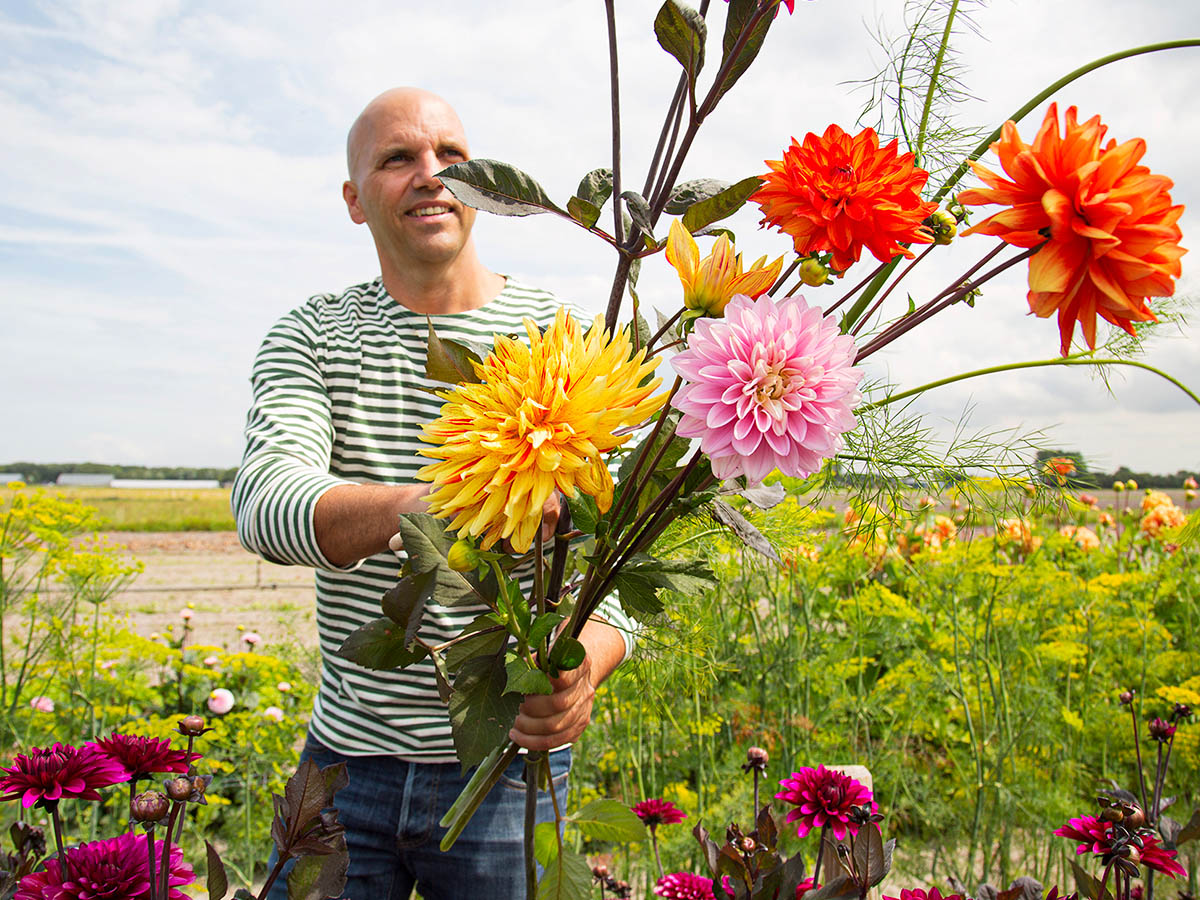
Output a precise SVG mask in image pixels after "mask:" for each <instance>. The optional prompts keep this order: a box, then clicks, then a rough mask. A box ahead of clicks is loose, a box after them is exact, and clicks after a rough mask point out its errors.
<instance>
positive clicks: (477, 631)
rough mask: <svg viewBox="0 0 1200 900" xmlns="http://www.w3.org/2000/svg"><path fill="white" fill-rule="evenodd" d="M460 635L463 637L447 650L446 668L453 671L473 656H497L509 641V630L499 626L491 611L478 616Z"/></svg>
mask: <svg viewBox="0 0 1200 900" xmlns="http://www.w3.org/2000/svg"><path fill="white" fill-rule="evenodd" d="M459 636H460V637H462V638H463V639H462V640H461V641H459V642H458V643H456V644H453V645H452V646H450V647H449V648H448V649H447V650H446V668H447V669H448V670H449V671H451V672H457V671H458V669H459V668H460V667H461V666H462V664H463V663H464V662H466V661H467V660H468V659H470V658H471V657H472V656H483V655H484V654H490V655H492V656H495V655H496V654H497V653H499V652H500V650H501V648H503V647H504V645H505V644H507V643H508V631H507V630H506V629H504V628H503V627H498V626H497V623H496V620H495V619H494V618H492V614H491V613H484V614H483V615H481V616H477V617H476V618H475V619H474V620H473V621H472V622H471V624H470V625H468V626H467V627H466V628H464V629H463V630H462V632H461V633H460V635H459Z"/></svg>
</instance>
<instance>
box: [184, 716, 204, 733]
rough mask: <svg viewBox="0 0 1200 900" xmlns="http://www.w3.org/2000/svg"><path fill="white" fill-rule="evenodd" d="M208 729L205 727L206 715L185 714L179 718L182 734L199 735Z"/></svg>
mask: <svg viewBox="0 0 1200 900" xmlns="http://www.w3.org/2000/svg"><path fill="white" fill-rule="evenodd" d="M206 730H207V729H206V728H205V727H204V716H184V717H183V718H182V719H180V720H179V732H180V734H186V735H190V736H191V737H197V736H199V735H202V734H204V732H205V731H206Z"/></svg>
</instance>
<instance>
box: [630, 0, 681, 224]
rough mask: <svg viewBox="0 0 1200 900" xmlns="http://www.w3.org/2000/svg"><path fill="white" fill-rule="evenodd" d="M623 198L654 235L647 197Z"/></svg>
mask: <svg viewBox="0 0 1200 900" xmlns="http://www.w3.org/2000/svg"><path fill="white" fill-rule="evenodd" d="M668 2H670V0H668ZM621 199H622V200H624V201H625V208H626V209H628V210H629V218H630V219H632V220H633V223H634V224H635V225H637V227H638V228H640V229H642V233H643V234H648V235H651V236H653V234H654V228H653V226H652V225H651V223H650V204H649V203H647V202H646V198H645V197H643V196H642V195H641V194H639V193H638V192H637V191H622V192H621Z"/></svg>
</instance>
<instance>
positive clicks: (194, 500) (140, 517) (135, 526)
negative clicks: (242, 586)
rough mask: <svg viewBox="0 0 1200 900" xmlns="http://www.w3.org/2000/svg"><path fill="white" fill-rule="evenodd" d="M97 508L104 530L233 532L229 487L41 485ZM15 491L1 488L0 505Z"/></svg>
mask: <svg viewBox="0 0 1200 900" xmlns="http://www.w3.org/2000/svg"><path fill="white" fill-rule="evenodd" d="M39 490H43V491H45V492H46V493H47V494H51V495H53V496H56V497H61V498H63V499H64V500H74V501H78V502H79V503H84V504H87V505H88V506H91V507H94V508H95V509H96V511H97V527H98V528H99V530H101V531H233V530H234V527H235V526H234V521H233V513H232V512H230V509H229V489H228V488H202V489H195V488H164V489H160V488H110V487H58V486H54V485H51V486H47V487H44V488H39ZM11 494H12V491H11V490H10V489H8V488H0V505H3V503H4V502H5V501H7V500H8V498H9V496H10V495H11Z"/></svg>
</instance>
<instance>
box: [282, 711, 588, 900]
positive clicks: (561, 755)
mask: <svg viewBox="0 0 1200 900" xmlns="http://www.w3.org/2000/svg"><path fill="white" fill-rule="evenodd" d="M300 758H301V759H311V760H312V761H313V762H314V763H316V764H317V765H318V766H320V767H321V768H324V767H325V766H328V765H332V764H333V763H337V762H344V763H346V772H347V774H348V775H349V776H350V783H349V784H348V785H347V786H346V787H344V788H342V789H341V790H340V791H338V792H337V794H335V795H334V798H333V803H334V806H335V807H336V808H337V811H338V821H339V822H341V823H342V824H343V825H344V826H345V827H346V846H347V848H348V849H349V851H350V870H349V872H348V873H347V878H346V887H345V889H344V891H343V892H342V896H343V897H344V898H346V900H408V898H409V897H410V896H411V895H412V891H413V887H414V886H415V887H416V888H417V889H418V890H419V891H420V893H421V897H422V898H424V900H462V898H464V897H480V898H487V900H507V898H513V900H519V898H523V897H524V896H525V856H524V825H525V781H524V771H525V761H524V758H523V757H518V758H517V760H516V761H515V762H513V764H512V765H511V766H509V767H508V769H507V770H506V771H505V772H504V774H503V775H502V776H501V778H500V781H499V782H498V783H497V784H496V786H495V787H494V788H492V790H491V792H490V793H489V794H488V796H487V798H486V799H485V800H484V802H483V805H482V806H480V808H479V810H478V811H477V812H476V813H475V816H474V817H473V818H472V819H471V821H470V823H469V824H468V825H467V827H466V828H465V829H463V832H462V834H461V835H459V837H458V840H457V841H456V842H455V844H454V846H453V847H451V848H450V849H449V850H448V851H447V852H445V853H443V852H442V851H441V850H440V849H439V848H438V844H439V843H440V842H441V839H442V835H444V834H445V833H446V829H444V828H442V827H441V826H440V825H438V821H439V820H440V819H441V818H442V816H443V815H445V813H446V810H448V809H449V808H450V804H452V803H453V802H454V800H455V798H456V797H457V796H458V794H459V792H460V791H461V790H462V789H463V787H464V786H465V785H466V783H467V778H469V777H470V774H471V773H470V772H469V771H468V773H467V777H463V775H462V774H461V771H462V767H461V766H460V765H459V764H458V763H414V762H405V761H404V760H400V759H395V758H394V757H390V756H343V755H342V754H340V753H336V752H334V751H333V750H330V749H329V748H328V747H325V746H323V745H322V744H320V743H318V742H317V741H315V740H314V739H313V738H312V736H311V735H310V736H309V737H308V739H307V740H306V741H305V744H304V752H303V753H302V754H301V756H300ZM570 768H571V750H570V748H566V749H563V750H557V751H555V752H554V753H551V754H550V774H551V777H552V783H553V786H554V792H555V794H556V795H557V797H558V803H559V808H560V809H562V810H563V811H565V810H566V802H567V773H568V772H569V771H570ZM537 818H538V821H539V822H552V821H554V805H553V801H552V800H551V799H550V792H549V791H542V792H541V793H540V795H539V797H538V806H537ZM275 859H276V856H275V854H274V853H272V855H271V863H270V865H271V866H272V867H273V866H274V865H275ZM288 868H289V869H290V866H289V867H288ZM285 872H286V870H285ZM268 900H287V878H286V875H280V877H279V879H278V880H277V881H276V882H275V884H273V885H272V886H271V892H270V894H269V895H268Z"/></svg>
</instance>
